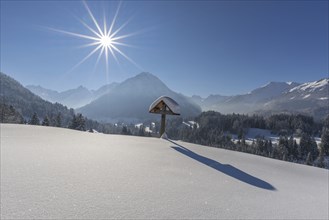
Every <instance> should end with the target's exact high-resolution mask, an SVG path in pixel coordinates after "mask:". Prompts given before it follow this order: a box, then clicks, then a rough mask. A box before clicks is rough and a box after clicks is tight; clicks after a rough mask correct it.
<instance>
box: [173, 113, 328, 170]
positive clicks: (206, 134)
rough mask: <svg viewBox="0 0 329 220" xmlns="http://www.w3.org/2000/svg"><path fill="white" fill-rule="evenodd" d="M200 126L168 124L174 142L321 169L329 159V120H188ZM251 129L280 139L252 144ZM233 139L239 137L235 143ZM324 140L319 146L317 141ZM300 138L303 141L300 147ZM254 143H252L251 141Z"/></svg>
mask: <svg viewBox="0 0 329 220" xmlns="http://www.w3.org/2000/svg"><path fill="white" fill-rule="evenodd" d="M188 120H192V121H195V122H197V123H198V125H199V126H198V127H197V126H196V124H194V126H190V127H189V126H185V125H183V119H182V118H176V119H172V120H170V121H168V123H167V134H168V136H169V137H170V138H172V139H176V140H183V141H186V142H192V143H196V144H201V145H207V146H211V147H217V148H225V149H229V150H235V151H241V152H246V153H251V154H256V155H261V156H265V157H270V158H275V159H279V160H285V161H291V162H296V163H303V164H308V165H314V166H319V167H325V166H328V164H327V165H326V164H325V156H329V116H328V117H327V118H326V119H325V120H324V121H323V122H315V121H314V120H313V118H312V117H310V116H305V115H287V114H277V115H272V116H269V117H263V116H259V115H252V116H248V115H240V114H229V115H223V114H221V113H218V112H214V111H208V112H203V113H201V114H200V115H199V116H197V117H194V118H188V119H185V121H188ZM249 128H260V129H267V130H270V131H271V132H272V133H273V134H276V135H278V136H279V137H280V138H279V140H278V143H277V144H276V143H275V144H274V143H272V141H271V140H270V139H267V138H266V137H257V138H256V139H255V140H253V141H252V143H248V140H246V134H247V132H248V129H249ZM232 135H235V136H236V137H237V141H233V138H232ZM315 136H318V137H321V144H320V145H319V146H318V145H317V143H316V141H315V139H314V137H315ZM296 138H298V139H299V140H300V141H299V143H297V141H296ZM249 142H250V141H249Z"/></svg>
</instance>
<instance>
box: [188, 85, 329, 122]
mask: <svg viewBox="0 0 329 220" xmlns="http://www.w3.org/2000/svg"><path fill="white" fill-rule="evenodd" d="M328 97H329V87H328V79H322V80H319V81H316V82H308V83H304V84H299V83H295V82H270V83H268V84H266V85H264V86H262V87H260V88H257V89H255V90H253V91H251V92H250V93H248V94H244V95H236V96H220V95H210V96H209V97H207V98H205V99H202V98H201V97H197V96H193V97H192V99H193V100H194V101H195V102H196V103H198V104H199V105H200V106H201V108H202V110H204V111H207V110H215V111H219V112H221V113H224V114H228V113H233V112H234V113H241V114H253V113H257V114H272V113H303V114H308V115H312V116H314V117H315V118H324V117H325V116H326V115H327V114H329V110H328V107H327V106H328ZM200 98H201V99H200Z"/></svg>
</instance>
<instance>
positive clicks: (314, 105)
mask: <svg viewBox="0 0 329 220" xmlns="http://www.w3.org/2000/svg"><path fill="white" fill-rule="evenodd" d="M263 110H264V111H265V112H266V111H268V112H269V111H271V112H296V113H297V112H298V113H304V114H308V115H312V116H313V117H314V118H315V119H320V118H324V117H325V116H326V115H328V114H329V79H328V78H326V79H321V80H319V81H315V82H308V83H304V84H301V85H298V86H296V87H294V88H292V89H290V90H289V91H287V92H285V93H283V94H282V95H281V96H279V97H278V98H276V99H274V100H270V101H269V102H266V103H265V104H264V109H263Z"/></svg>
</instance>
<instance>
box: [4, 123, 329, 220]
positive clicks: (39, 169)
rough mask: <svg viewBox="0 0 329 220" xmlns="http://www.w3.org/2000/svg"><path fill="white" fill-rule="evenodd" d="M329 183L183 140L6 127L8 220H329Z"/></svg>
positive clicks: (322, 175) (310, 171) (305, 169)
mask: <svg viewBox="0 0 329 220" xmlns="http://www.w3.org/2000/svg"><path fill="white" fill-rule="evenodd" d="M328 177H329V172H328V170H325V169H319V168H315V167H309V166H305V165H299V164H293V163H288V162H283V161H278V160H273V159H269V158H263V157H259V156H255V155H250V154H244V153H239V152H234V151H228V150H223V149H215V148H210V147H204V146H200V145H195V144H188V143H184V142H180V141H178V142H177V143H175V142H170V141H168V140H164V139H157V138H143V137H132V136H120V135H105V134H101V133H89V132H79V131H74V130H69V129H61V128H50V127H41V126H27V125H9V124H1V218H2V219H10V218H13V219H24V218H25V219H50V218H51V219H67V218H71V219H72V218H73V219H101V218H102V219H110V218H116V219H122V218H133V219H136V218H139V219H140V218H142V219H147V218H152V219H157V218H161V219H172V218H174V219H192V218H194V219H195V218H197V219H211V218H215V219H240V218H241V219H247V218H248V219H328Z"/></svg>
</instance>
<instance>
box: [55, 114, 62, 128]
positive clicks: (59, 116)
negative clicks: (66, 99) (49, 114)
mask: <svg viewBox="0 0 329 220" xmlns="http://www.w3.org/2000/svg"><path fill="white" fill-rule="evenodd" d="M55 125H56V127H62V114H61V113H60V112H59V113H58V114H57V116H56V124H55Z"/></svg>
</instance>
